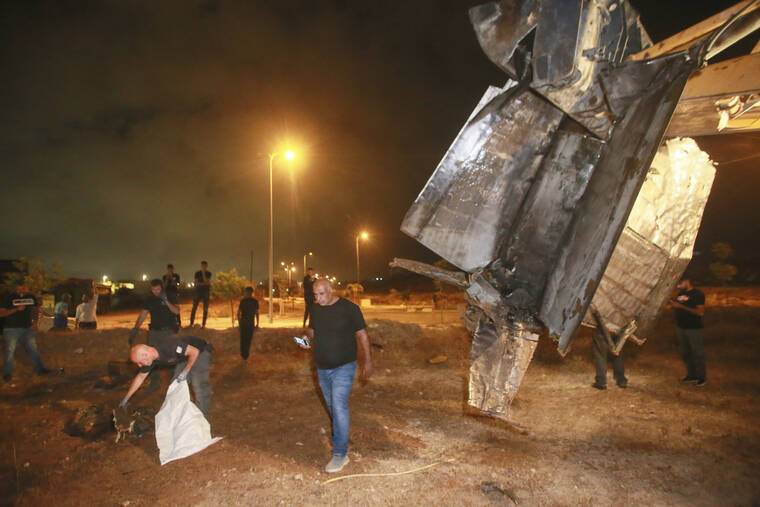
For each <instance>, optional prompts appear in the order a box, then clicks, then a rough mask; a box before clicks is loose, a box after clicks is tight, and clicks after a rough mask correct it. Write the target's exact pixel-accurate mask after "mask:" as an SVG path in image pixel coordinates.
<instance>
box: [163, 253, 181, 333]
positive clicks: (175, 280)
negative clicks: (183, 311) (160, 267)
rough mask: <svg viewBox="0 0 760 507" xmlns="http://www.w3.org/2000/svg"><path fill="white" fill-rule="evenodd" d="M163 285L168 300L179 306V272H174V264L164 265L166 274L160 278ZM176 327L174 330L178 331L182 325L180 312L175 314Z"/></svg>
mask: <svg viewBox="0 0 760 507" xmlns="http://www.w3.org/2000/svg"><path fill="white" fill-rule="evenodd" d="M161 281H162V282H163V286H164V292H165V293H166V297H167V298H168V299H169V302H170V303H171V304H173V305H175V306H177V307H179V283H180V279H179V274H178V273H175V272H174V264H167V265H166V274H165V275H164V276H163V278H162V279H161ZM176 318H177V329H176V331H179V328H181V327H182V320H181V319H180V314H179V313H178V314H177V316H176Z"/></svg>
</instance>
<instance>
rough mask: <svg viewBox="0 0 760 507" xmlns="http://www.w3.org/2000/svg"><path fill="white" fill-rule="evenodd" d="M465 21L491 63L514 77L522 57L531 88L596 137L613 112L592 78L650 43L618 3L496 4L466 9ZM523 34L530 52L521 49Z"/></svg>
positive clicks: (553, 0)
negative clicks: (527, 65)
mask: <svg viewBox="0 0 760 507" xmlns="http://www.w3.org/2000/svg"><path fill="white" fill-rule="evenodd" d="M470 20H471V22H472V24H473V27H474V28H475V33H476V35H477V37H478V41H479V42H480V45H481V47H482V48H483V50H484V52H485V53H486V55H488V57H489V58H490V59H491V61H493V62H494V63H495V64H496V65H498V66H499V67H501V68H502V69H503V70H504V71H505V72H507V74H508V75H509V76H510V77H511V78H512V79H520V78H521V77H522V76H523V75H524V74H525V72H524V69H523V67H524V66H525V65H524V64H521V62H520V57H521V56H523V55H527V54H528V53H530V67H531V71H532V81H531V88H533V89H534V90H535V91H537V92H538V93H540V94H542V95H543V96H545V97H546V98H547V99H549V100H550V101H552V102H553V103H554V104H555V105H556V106H557V107H558V108H560V109H562V110H563V111H564V112H566V113H567V114H569V115H570V116H571V117H572V118H573V119H575V120H576V121H578V122H579V123H580V124H582V125H583V126H584V127H586V128H587V129H589V130H590V131H591V132H592V133H594V135H596V136H598V137H599V138H601V139H608V138H609V136H610V134H611V131H612V126H613V123H614V122H615V120H616V119H617V118H618V117H619V112H616V111H613V110H611V109H610V108H609V107H608V103H607V101H606V100H605V94H604V91H603V90H602V88H601V86H600V81H599V76H600V74H601V73H602V72H604V71H605V69H607V68H608V67H609V66H610V65H614V64H617V63H620V62H622V61H623V58H624V57H625V56H627V55H629V54H633V53H636V52H638V51H640V50H642V49H644V48H645V47H647V46H650V45H651V44H652V41H651V40H650V38H649V35H648V34H647V33H646V30H645V29H644V27H643V26H642V24H641V22H640V21H639V16H638V13H637V12H636V11H635V10H634V9H633V8H632V7H631V6H630V4H629V3H628V2H625V1H622V0H606V1H604V0H603V1H594V2H588V1H586V2H584V1H582V0H542V1H541V0H534V1H529V0H517V1H508V0H502V1H500V2H492V3H488V4H484V5H481V6H478V7H474V8H473V9H471V10H470ZM530 34H532V36H533V44H532V47H529V48H524V47H521V43H522V44H527V39H529V35H530Z"/></svg>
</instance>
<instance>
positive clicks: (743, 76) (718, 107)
mask: <svg viewBox="0 0 760 507" xmlns="http://www.w3.org/2000/svg"><path fill="white" fill-rule="evenodd" d="M758 94H760V53H753V54H750V55H746V56H741V57H739V58H733V59H731V60H727V61H725V62H720V63H716V64H713V65H708V66H707V67H705V68H704V69H702V70H700V71H698V72H695V73H694V74H693V75H692V76H691V77H690V78H689V81H688V82H687V83H686V88H685V89H684V92H683V95H682V96H681V100H680V102H679V104H678V107H676V111H675V114H674V115H673V119H672V120H671V121H670V125H669V126H668V130H667V132H666V134H665V135H666V136H667V137H675V136H701V135H712V134H718V133H729V132H736V131H751V130H760V110H758V108H757V106H755V108H754V110H750V109H752V107H751V106H752V96H753V95H758ZM734 97H736V100H726V99H733V98H734ZM721 115H724V116H726V115H727V118H725V119H724V122H725V126H724V128H722V129H719V125H720V122H721Z"/></svg>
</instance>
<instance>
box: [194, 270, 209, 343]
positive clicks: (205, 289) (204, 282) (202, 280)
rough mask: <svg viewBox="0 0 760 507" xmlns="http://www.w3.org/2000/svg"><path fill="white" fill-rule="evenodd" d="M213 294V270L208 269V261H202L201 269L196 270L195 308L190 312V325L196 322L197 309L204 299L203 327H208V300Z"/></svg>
mask: <svg viewBox="0 0 760 507" xmlns="http://www.w3.org/2000/svg"><path fill="white" fill-rule="evenodd" d="M210 294H211V271H209V270H208V262H206V261H202V262H201V269H200V271H196V272H195V298H194V299H193V310H192V311H191V312H190V327H193V324H194V323H195V310H196V309H197V308H198V303H199V302H201V301H203V327H204V328H205V327H206V317H208V300H209V297H210Z"/></svg>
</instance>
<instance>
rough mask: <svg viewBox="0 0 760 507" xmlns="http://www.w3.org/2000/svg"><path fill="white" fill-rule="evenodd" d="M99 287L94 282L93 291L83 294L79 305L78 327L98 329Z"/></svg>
mask: <svg viewBox="0 0 760 507" xmlns="http://www.w3.org/2000/svg"><path fill="white" fill-rule="evenodd" d="M97 309H98V288H97V287H96V286H95V282H92V292H91V293H90V294H87V293H84V294H82V302H81V303H80V304H79V306H77V313H76V328H77V329H97V327H98V320H97V316H96V314H97Z"/></svg>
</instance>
